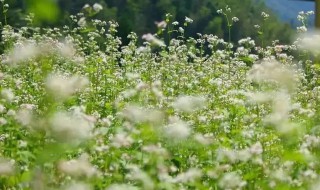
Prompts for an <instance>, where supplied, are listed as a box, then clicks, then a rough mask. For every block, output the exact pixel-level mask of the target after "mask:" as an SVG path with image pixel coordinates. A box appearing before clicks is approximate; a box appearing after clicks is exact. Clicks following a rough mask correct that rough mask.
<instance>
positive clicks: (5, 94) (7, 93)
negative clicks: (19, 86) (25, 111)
mask: <svg viewBox="0 0 320 190" xmlns="http://www.w3.org/2000/svg"><path fill="white" fill-rule="evenodd" d="M1 97H2V98H4V99H5V100H6V101H8V102H12V101H13V100H14V98H15V96H14V93H13V92H12V90H11V89H10V88H5V89H2V90H1Z"/></svg>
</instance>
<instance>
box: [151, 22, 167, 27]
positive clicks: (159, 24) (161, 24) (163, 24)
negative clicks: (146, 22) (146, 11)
mask: <svg viewBox="0 0 320 190" xmlns="http://www.w3.org/2000/svg"><path fill="white" fill-rule="evenodd" d="M154 23H155V24H156V26H157V27H158V28H166V27H167V22H166V21H160V22H157V21H156V22H154Z"/></svg>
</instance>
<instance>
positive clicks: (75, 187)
mask: <svg viewBox="0 0 320 190" xmlns="http://www.w3.org/2000/svg"><path fill="white" fill-rule="evenodd" d="M64 190H92V187H91V186H90V185H88V184H85V183H82V182H77V183H73V184H70V185H68V186H67V187H65V188H64Z"/></svg>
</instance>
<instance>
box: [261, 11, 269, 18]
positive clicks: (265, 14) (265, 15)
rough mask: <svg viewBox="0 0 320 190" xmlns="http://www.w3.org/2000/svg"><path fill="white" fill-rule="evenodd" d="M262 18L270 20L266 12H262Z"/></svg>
mask: <svg viewBox="0 0 320 190" xmlns="http://www.w3.org/2000/svg"><path fill="white" fill-rule="evenodd" d="M261 16H262V17H263V18H264V19H267V18H269V16H270V15H269V14H267V13H265V12H262V13H261Z"/></svg>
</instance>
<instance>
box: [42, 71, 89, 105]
mask: <svg viewBox="0 0 320 190" xmlns="http://www.w3.org/2000/svg"><path fill="white" fill-rule="evenodd" d="M88 84H89V80H88V79H87V78H86V77H81V76H76V75H75V76H71V77H67V76H63V75H60V74H56V73H53V74H50V75H49V76H48V77H47V79H46V81H45V85H46V87H47V89H48V90H49V91H50V92H52V93H53V94H54V95H56V96H57V97H58V98H62V99H65V98H68V97H69V96H71V95H72V94H73V93H75V92H76V91H77V90H81V89H83V88H84V87H86V86H87V85H88Z"/></svg>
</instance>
